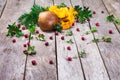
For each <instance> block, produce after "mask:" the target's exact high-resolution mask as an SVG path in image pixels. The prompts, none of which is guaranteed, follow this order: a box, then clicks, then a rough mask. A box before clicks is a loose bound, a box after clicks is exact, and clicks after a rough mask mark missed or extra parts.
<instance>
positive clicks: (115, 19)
mask: <svg viewBox="0 0 120 80" xmlns="http://www.w3.org/2000/svg"><path fill="white" fill-rule="evenodd" d="M107 21H109V22H115V23H116V24H118V25H120V19H118V18H115V16H114V15H109V16H107Z"/></svg>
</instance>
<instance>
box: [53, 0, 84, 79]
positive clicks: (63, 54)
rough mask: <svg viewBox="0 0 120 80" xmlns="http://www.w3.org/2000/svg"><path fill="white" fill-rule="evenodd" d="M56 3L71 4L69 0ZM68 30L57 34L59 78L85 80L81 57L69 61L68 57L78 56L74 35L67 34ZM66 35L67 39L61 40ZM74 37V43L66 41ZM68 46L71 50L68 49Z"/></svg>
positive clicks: (56, 2) (58, 0)
mask: <svg viewBox="0 0 120 80" xmlns="http://www.w3.org/2000/svg"><path fill="white" fill-rule="evenodd" d="M54 2H55V4H60V3H62V2H64V3H65V4H66V5H68V6H71V4H70V1H69V0H55V1H54ZM66 32H67V31H63V32H62V33H61V34H59V35H58V36H56V42H57V43H56V44H57V62H58V80H84V77H83V72H82V67H81V63H80V61H79V58H77V59H73V60H72V61H68V60H67V58H68V57H74V56H76V55H77V56H78V51H77V47H76V45H75V41H74V37H73V36H65V35H66ZM62 36H64V38H65V40H61V37H62ZM69 39H72V41H73V42H74V44H68V43H66V41H67V40H69ZM67 46H70V47H71V50H70V51H69V50H67Z"/></svg>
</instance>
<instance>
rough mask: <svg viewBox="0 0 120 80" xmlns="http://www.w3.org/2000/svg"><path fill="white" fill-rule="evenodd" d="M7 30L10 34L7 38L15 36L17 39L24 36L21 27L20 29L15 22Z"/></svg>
mask: <svg viewBox="0 0 120 80" xmlns="http://www.w3.org/2000/svg"><path fill="white" fill-rule="evenodd" d="M7 29H8V32H7V35H6V36H14V35H15V36H16V37H21V36H23V33H22V30H20V27H18V26H17V25H16V23H15V22H14V23H13V24H12V25H8V27H7Z"/></svg>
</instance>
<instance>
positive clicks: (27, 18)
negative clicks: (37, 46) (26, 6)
mask: <svg viewBox="0 0 120 80" xmlns="http://www.w3.org/2000/svg"><path fill="white" fill-rule="evenodd" d="M43 11H46V8H44V7H41V6H38V5H36V4H35V5H33V7H32V8H31V11H30V12H29V13H24V14H23V15H21V16H20V17H19V18H18V21H19V22H20V23H22V24H23V25H25V27H26V28H28V29H29V28H30V27H31V25H33V26H34V27H35V25H36V24H37V21H38V15H39V13H40V12H43Z"/></svg>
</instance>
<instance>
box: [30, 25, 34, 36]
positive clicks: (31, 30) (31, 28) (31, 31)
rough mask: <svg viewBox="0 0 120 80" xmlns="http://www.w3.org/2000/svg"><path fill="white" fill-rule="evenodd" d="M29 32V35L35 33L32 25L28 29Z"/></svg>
mask: <svg viewBox="0 0 120 80" xmlns="http://www.w3.org/2000/svg"><path fill="white" fill-rule="evenodd" d="M29 31H30V33H31V34H34V33H35V26H34V25H32V26H31V27H30V28H29Z"/></svg>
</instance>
